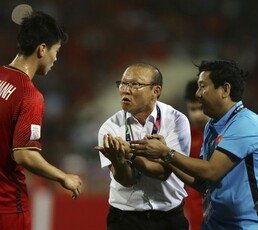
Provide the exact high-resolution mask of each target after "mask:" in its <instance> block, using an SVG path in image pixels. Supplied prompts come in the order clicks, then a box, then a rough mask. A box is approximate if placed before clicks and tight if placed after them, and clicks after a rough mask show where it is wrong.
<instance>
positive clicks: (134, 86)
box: [116, 81, 155, 90]
mask: <svg viewBox="0 0 258 230" xmlns="http://www.w3.org/2000/svg"><path fill="white" fill-rule="evenodd" d="M153 85H155V84H153V83H149V84H144V83H139V82H122V81H116V86H117V88H119V89H121V88H125V87H129V88H130V89H133V90H137V89H140V88H142V87H145V86H153Z"/></svg>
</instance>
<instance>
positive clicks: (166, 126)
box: [95, 63, 190, 230]
mask: <svg viewBox="0 0 258 230" xmlns="http://www.w3.org/2000/svg"><path fill="white" fill-rule="evenodd" d="M116 83H117V87H118V89H119V93H120V97H121V107H122V110H120V111H118V112H117V113H116V114H114V115H113V116H112V117H110V118H109V119H108V120H107V121H106V122H105V123H104V124H103V125H102V126H101V128H100V130H99V137H98V140H99V146H97V147H96V148H95V149H97V150H99V151H100V160H101V166H102V167H106V166H108V167H109V169H110V177H111V183H110V195H109V203H110V211H109V214H108V218H107V227H108V230H118V229H119V230H120V229H123V230H126V229H130V230H132V229H148V230H151V229H153V230H154V229H155V230H156V229H158V230H163V229H164V230H165V229H173V228H174V229H178V230H181V229H182V230H183V229H188V222H187V220H186V219H185V217H184V214H183V209H182V206H183V199H184V197H185V196H187V194H186V192H185V190H184V184H183V182H182V181H180V180H179V179H178V178H177V177H176V176H175V175H174V174H173V173H172V171H171V168H169V167H167V166H166V164H164V162H163V161H160V160H155V161H153V160H149V159H147V158H145V157H140V156H135V155H133V154H132V153H130V152H131V151H130V145H129V142H130V141H133V140H139V139H143V138H151V137H153V136H155V135H158V134H159V135H162V136H163V137H164V140H165V142H166V144H167V146H169V147H170V148H171V149H176V150H177V151H180V152H182V153H183V154H184V155H185V156H188V155H189V150H190V126H189V122H188V120H187V118H186V116H185V115H184V114H182V113H181V112H179V111H177V110H175V109H174V108H172V107H171V106H169V105H167V104H164V103H162V102H159V101H157V99H158V98H159V96H160V94H161V90H162V74H161V72H160V71H159V70H158V69H157V68H156V67H154V66H152V65H149V64H145V63H137V64H133V65H131V66H129V67H128V68H127V69H126V70H125V72H124V74H123V76H122V79H121V81H117V82H116Z"/></svg>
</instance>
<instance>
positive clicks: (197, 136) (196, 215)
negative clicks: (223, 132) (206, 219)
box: [184, 125, 203, 230]
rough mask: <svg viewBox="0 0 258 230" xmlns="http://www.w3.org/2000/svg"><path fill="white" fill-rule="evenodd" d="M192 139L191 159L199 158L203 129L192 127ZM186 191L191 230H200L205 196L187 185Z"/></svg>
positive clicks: (187, 215)
mask: <svg viewBox="0 0 258 230" xmlns="http://www.w3.org/2000/svg"><path fill="white" fill-rule="evenodd" d="M191 138H192V140H191V142H192V143H191V154H190V157H194V158H199V155H200V152H201V147H202V142H203V128H201V127H198V126H193V125H192V126H191ZM185 189H186V191H187V194H188V196H187V197H186V198H185V205H184V212H185V216H186V218H187V220H188V222H189V230H200V229H201V224H202V221H203V211H202V198H203V195H202V194H201V193H199V192H198V191H197V190H195V189H193V188H191V187H189V186H187V185H186V186H185Z"/></svg>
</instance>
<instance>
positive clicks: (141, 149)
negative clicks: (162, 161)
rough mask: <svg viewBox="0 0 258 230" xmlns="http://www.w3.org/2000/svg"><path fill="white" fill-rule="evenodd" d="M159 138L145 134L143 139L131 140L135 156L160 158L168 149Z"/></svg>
mask: <svg viewBox="0 0 258 230" xmlns="http://www.w3.org/2000/svg"><path fill="white" fill-rule="evenodd" d="M161 140H162V138H161V137H160V138H159V139H158V138H154V137H153V138H150V137H148V136H146V138H145V139H143V140H137V141H131V142H130V146H131V149H132V153H134V154H135V155H137V156H144V157H147V158H152V159H158V158H161V157H162V156H163V155H165V154H166V153H167V152H169V150H170V149H169V148H168V147H167V146H166V144H165V143H163V141H161ZM163 140H164V139H163ZM164 142H165V141H164Z"/></svg>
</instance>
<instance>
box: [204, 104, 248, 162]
mask: <svg viewBox="0 0 258 230" xmlns="http://www.w3.org/2000/svg"><path fill="white" fill-rule="evenodd" d="M244 108H245V106H244V105H243V104H241V105H239V106H237V107H236V108H235V109H234V111H233V112H232V113H231V114H230V116H229V118H228V119H227V121H226V123H225V126H226V124H227V123H228V122H229V121H230V120H231V119H232V118H233V117H234V116H235V115H236V114H237V113H238V112H240V111H241V110H242V109H244ZM217 136H218V133H217V131H216V130H215V128H214V126H213V124H210V127H209V134H208V135H207V136H206V138H205V142H204V143H206V145H207V147H208V154H207V155H208V159H210V157H211V155H212V153H213V151H214V149H215V139H216V138H217ZM208 159H207V160H208Z"/></svg>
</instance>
